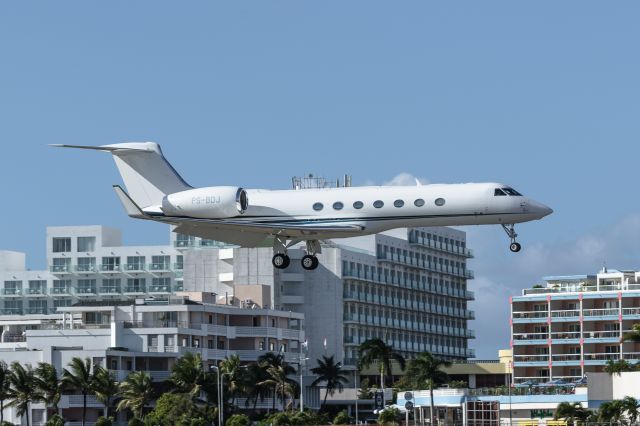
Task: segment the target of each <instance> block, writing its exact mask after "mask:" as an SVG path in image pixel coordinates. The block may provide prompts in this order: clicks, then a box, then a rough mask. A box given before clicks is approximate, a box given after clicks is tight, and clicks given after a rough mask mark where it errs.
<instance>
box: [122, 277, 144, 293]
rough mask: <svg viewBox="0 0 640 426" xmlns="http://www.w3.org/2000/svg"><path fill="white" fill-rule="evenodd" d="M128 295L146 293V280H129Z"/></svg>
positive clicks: (126, 290)
mask: <svg viewBox="0 0 640 426" xmlns="http://www.w3.org/2000/svg"><path fill="white" fill-rule="evenodd" d="M125 292H126V293H144V292H145V279H144V278H129V279H127V288H126V289H125Z"/></svg>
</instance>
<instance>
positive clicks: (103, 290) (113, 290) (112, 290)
mask: <svg viewBox="0 0 640 426" xmlns="http://www.w3.org/2000/svg"><path fill="white" fill-rule="evenodd" d="M98 293H99V294H101V295H106V296H109V295H117V294H122V291H121V290H120V287H113V286H109V287H100V289H99V290H98Z"/></svg>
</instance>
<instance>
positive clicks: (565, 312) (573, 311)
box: [551, 310, 580, 318]
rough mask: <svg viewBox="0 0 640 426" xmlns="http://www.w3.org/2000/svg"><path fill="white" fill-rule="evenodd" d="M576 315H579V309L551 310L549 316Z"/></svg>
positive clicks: (566, 316)
mask: <svg viewBox="0 0 640 426" xmlns="http://www.w3.org/2000/svg"><path fill="white" fill-rule="evenodd" d="M578 316H580V311H579V310H570V311H567V310H561V311H551V318H569V317H578Z"/></svg>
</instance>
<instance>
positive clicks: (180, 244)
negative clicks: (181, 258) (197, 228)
mask: <svg viewBox="0 0 640 426" xmlns="http://www.w3.org/2000/svg"><path fill="white" fill-rule="evenodd" d="M173 246H174V247H175V248H184V249H187V248H193V247H197V246H198V245H197V244H196V240H195V239H193V240H180V241H178V240H176V241H174V242H173Z"/></svg>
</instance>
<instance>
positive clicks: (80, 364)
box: [62, 357, 93, 426]
mask: <svg viewBox="0 0 640 426" xmlns="http://www.w3.org/2000/svg"><path fill="white" fill-rule="evenodd" d="M91 364H92V363H91V359H90V358H88V357H87V358H85V359H84V361H83V360H82V358H79V357H74V358H73V359H71V362H70V363H69V369H68V370H67V369H66V368H64V369H63V370H62V386H63V387H64V389H67V390H71V391H74V392H80V393H81V394H82V426H84V425H85V421H86V418H87V395H89V394H91V393H93V374H91V367H92V365H91Z"/></svg>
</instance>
